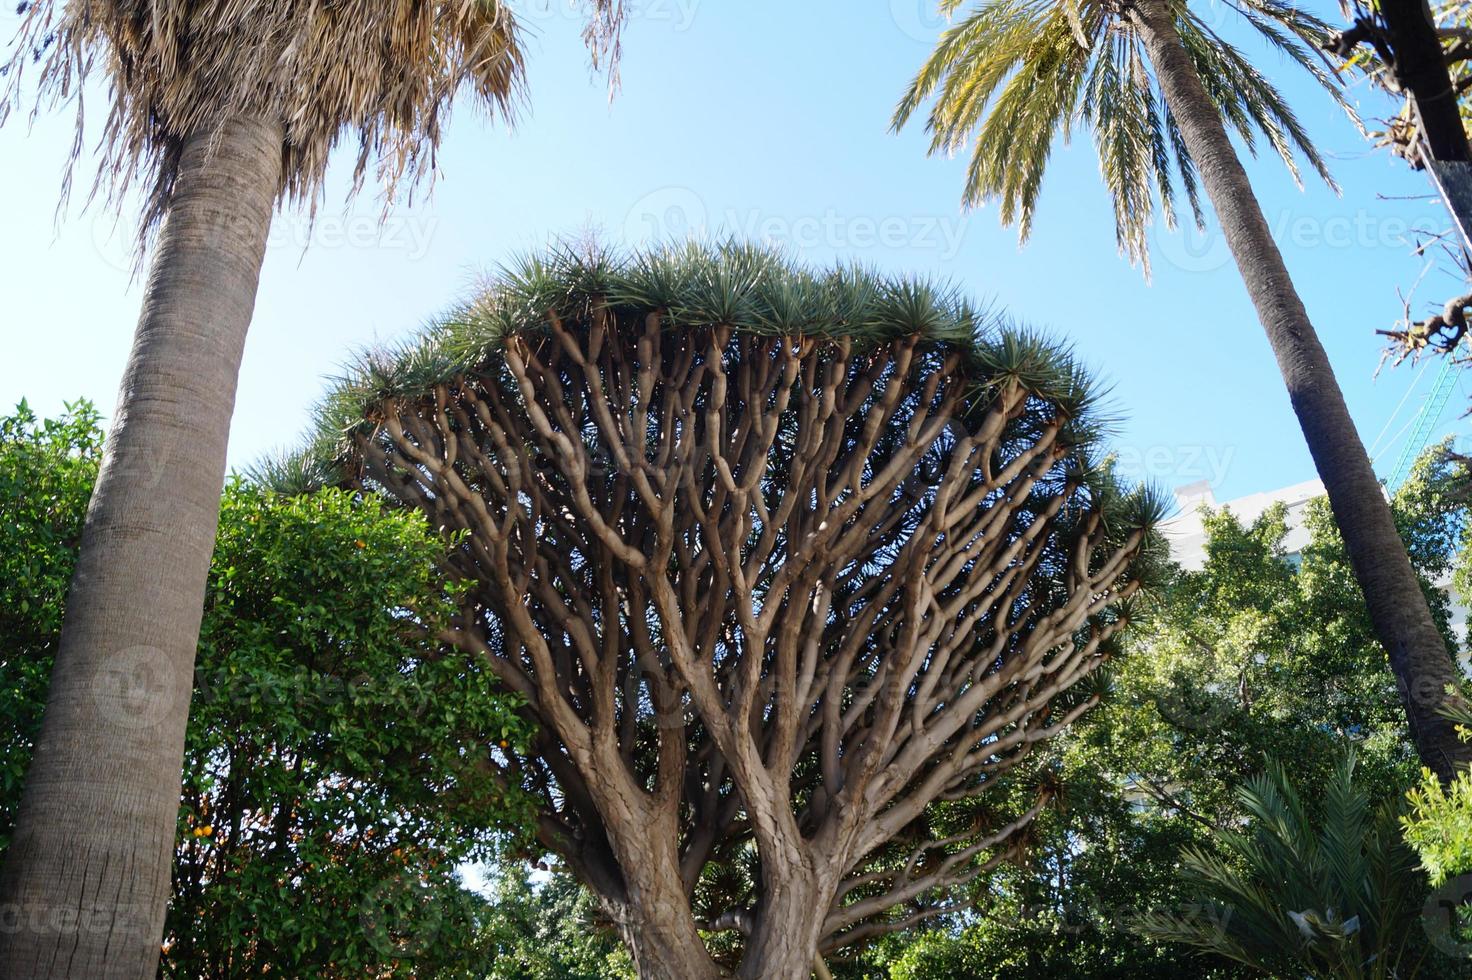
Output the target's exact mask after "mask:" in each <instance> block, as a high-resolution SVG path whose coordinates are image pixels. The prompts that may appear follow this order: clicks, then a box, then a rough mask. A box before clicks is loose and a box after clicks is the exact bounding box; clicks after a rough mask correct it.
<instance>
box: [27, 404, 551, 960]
mask: <svg viewBox="0 0 1472 980" xmlns="http://www.w3.org/2000/svg"><path fill="white" fill-rule="evenodd" d="M96 423H97V417H96V413H95V412H93V411H92V410H91V409H90V407H88V406H85V405H78V406H75V407H74V408H72V409H71V410H70V411H69V412H68V414H67V415H66V416H64V417H62V418H61V419H58V420H55V421H51V422H39V421H37V420H36V419H35V418H34V417H33V416H32V415H31V414H30V413H29V412H28V411H27V410H26V409H25V408H24V407H22V408H21V409H20V410H19V411H17V413H16V414H15V415H13V416H10V417H8V418H6V419H4V420H0V434H3V441H0V495H3V496H0V515H3V522H0V533H3V535H4V538H3V540H0V555H3V556H4V557H3V558H0V561H4V562H6V563H7V564H6V566H5V572H6V574H5V575H3V585H0V588H5V589H6V590H7V592H6V594H5V595H4V596H3V600H4V601H3V603H0V607H3V613H0V614H3V615H4V616H5V617H6V618H5V620H4V628H5V630H6V636H7V640H10V639H11V638H14V642H7V645H6V650H5V660H4V661H3V663H0V691H3V692H4V697H5V698H6V701H7V707H8V708H11V709H12V710H11V713H10V717H12V718H14V719H16V720H17V721H18V722H19V724H17V725H15V726H14V727H13V728H9V729H7V731H6V734H5V737H4V738H3V740H0V771H3V772H4V773H6V782H5V785H4V793H3V795H0V813H3V814H4V815H5V817H6V823H7V826H8V818H9V816H10V814H12V813H13V812H14V808H15V806H16V803H17V796H18V792H19V780H20V774H21V773H22V772H23V771H24V767H25V764H26V762H27V760H28V757H29V754H30V748H31V739H32V738H33V737H34V733H35V731H36V727H37V725H38V723H39V714H40V706H41V704H42V702H43V698H44V692H45V679H46V675H47V673H48V672H49V667H50V660H51V657H52V656H53V654H54V651H55V646H56V642H57V634H58V632H59V629H60V624H61V610H62V603H63V599H64V596H65V592H66V587H67V584H68V578H69V575H70V570H71V563H72V559H73V556H74V555H75V552H76V548H77V539H78V534H79V529H80V526H81V519H82V516H83V513H84V510H85V506H86V500H87V495H88V493H89V492H90V488H91V484H92V480H93V478H94V477H95V475H96V466H97V459H98V448H99V446H100V444H101V433H100V431H99V430H98V429H97V427H96ZM443 548H444V544H443V542H442V541H441V540H440V539H439V537H438V535H436V534H434V533H432V532H431V531H430V530H429V528H428V527H427V526H426V525H425V523H424V521H423V519H422V518H420V517H418V516H417V515H415V514H413V513H406V512H394V511H386V510H384V509H382V508H381V507H380V506H379V505H378V503H377V502H376V501H375V500H374V499H373V498H371V497H362V496H359V495H354V494H349V493H347V492H343V491H336V490H326V491H321V492H319V493H315V494H311V495H306V496H298V497H282V496H277V495H275V494H272V493H269V492H267V491H265V490H262V489H259V488H255V487H251V486H248V485H244V484H240V483H235V484H232V485H231V486H230V487H229V488H228V489H227V491H226V494H225V498H224V502H223V509H222V514H221V521H220V533H219V539H218V546H217V550H216V554H215V561H214V565H213V569H212V572H211V577H210V588H209V593H208V599H207V606H206V609H205V615H204V623H203V627H202V630H201V638H200V647H199V658H198V671H197V675H196V688H195V695H194V701H193V705H192V709H191V718H190V726H189V731H188V743H187V750H186V751H187V754H186V761H185V775H184V791H183V800H182V805H181V808H180V815H179V821H180V823H179V827H180V835H179V843H178V848H177V861H176V866H175V877H174V899H173V901H172V903H171V905H170V909H169V921H168V927H167V932H166V937H165V950H166V952H165V956H164V969H165V971H166V973H167V974H169V975H172V976H179V977H225V976H237V975H243V974H249V973H259V972H263V971H267V972H271V973H273V974H281V975H286V976H320V977H334V976H336V977H362V976H367V975H373V976H410V975H412V976H421V977H422V976H481V975H483V974H484V963H485V960H484V958H483V957H482V956H481V951H482V946H481V945H480V942H479V939H478V936H479V933H480V927H479V923H480V921H481V919H482V918H483V917H484V915H485V904H484V901H483V900H482V899H480V898H479V897H478V896H477V895H475V894H473V893H471V892H469V891H467V890H466V889H465V888H464V887H463V886H462V885H461V883H460V881H459V880H458V876H457V874H456V871H455V868H456V866H457V865H458V864H461V863H463V862H465V861H468V860H472V859H475V858H479V857H484V856H487V855H489V854H490V853H492V850H493V847H494V845H495V844H496V838H495V837H494V836H493V833H492V831H493V829H494V828H496V827H498V826H516V825H517V824H518V823H520V822H522V818H523V814H522V813H521V810H520V809H519V808H518V805H517V802H516V800H514V799H508V798H506V797H505V794H503V793H502V792H501V791H500V790H498V789H497V787H496V786H495V785H494V783H493V781H492V777H491V775H490V772H491V770H490V767H489V766H487V765H486V764H485V760H487V759H488V756H489V753H490V752H492V751H495V750H496V747H497V745H498V743H499V744H502V745H510V744H513V743H516V742H520V741H522V740H523V739H524V738H525V737H526V730H525V726H524V724H523V723H522V722H521V720H520V719H519V717H518V715H517V713H516V706H515V703H514V702H512V701H511V700H509V699H508V698H507V697H505V696H504V695H501V694H499V693H497V691H496V690H495V689H494V684H493V681H492V678H491V676H490V673H489V671H488V670H486V669H484V668H483V667H482V666H480V665H478V664H477V663H475V662H473V661H469V660H467V659H466V658H464V657H461V656H457V655H446V654H444V653H443V652H442V651H441V650H440V649H439V648H438V645H437V644H436V643H435V642H434V640H433V631H434V629H435V628H436V627H437V626H438V624H439V623H441V622H442V621H443V619H444V617H445V616H446V615H447V612H448V609H449V608H450V601H451V597H450V596H449V594H448V593H447V590H446V587H445V585H444V583H443V582H442V580H441V577H440V573H439V572H438V570H437V569H438V565H437V562H438V558H439V557H440V555H441V554H442V552H443ZM12 589H13V590H15V592H14V594H12V593H11V592H10V591H9V590H12Z"/></svg>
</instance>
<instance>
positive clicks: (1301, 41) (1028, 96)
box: [891, 0, 1352, 276]
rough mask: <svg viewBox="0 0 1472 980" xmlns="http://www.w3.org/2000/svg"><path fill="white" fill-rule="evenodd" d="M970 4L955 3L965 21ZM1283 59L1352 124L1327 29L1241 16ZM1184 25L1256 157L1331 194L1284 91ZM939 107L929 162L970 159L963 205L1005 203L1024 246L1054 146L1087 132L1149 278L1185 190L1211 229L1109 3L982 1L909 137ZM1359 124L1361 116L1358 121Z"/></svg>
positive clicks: (1280, 1) (1225, 46)
mask: <svg viewBox="0 0 1472 980" xmlns="http://www.w3.org/2000/svg"><path fill="white" fill-rule="evenodd" d="M961 6H962V2H961V0H943V2H942V3H941V4H940V9H941V11H942V12H943V13H947V14H950V13H954V12H955V11H957V10H959V9H960V7H961ZM1230 6H1231V8H1232V9H1233V10H1235V11H1236V12H1237V13H1238V14H1239V15H1240V16H1241V18H1242V19H1243V20H1244V21H1245V22H1246V23H1247V24H1248V25H1249V26H1250V28H1251V29H1252V31H1253V32H1254V33H1255V35H1256V36H1257V37H1259V38H1260V39H1261V40H1262V42H1263V43H1264V44H1265V45H1266V46H1267V47H1268V48H1270V49H1271V50H1274V51H1278V52H1281V53H1283V54H1285V55H1286V56H1287V57H1288V58H1289V59H1290V60H1291V61H1292V62H1293V63H1294V64H1296V65H1297V66H1298V67H1300V68H1302V69H1303V70H1305V71H1307V72H1308V73H1309V74H1310V75H1311V76H1312V77H1313V78H1314V79H1315V80H1316V81H1317V82H1318V83H1319V84H1321V85H1322V86H1323V87H1324V88H1325V89H1326V90H1327V91H1328V92H1329V93H1330V95H1331V97H1332V98H1334V99H1335V100H1336V102H1338V104H1339V105H1341V106H1343V107H1344V108H1345V110H1346V111H1347V112H1348V111H1350V110H1349V109H1348V106H1347V104H1346V103H1345V102H1344V99H1343V97H1342V94H1341V93H1340V91H1339V89H1338V86H1337V84H1336V83H1335V80H1334V77H1333V75H1332V74H1331V73H1330V72H1328V71H1327V70H1326V66H1325V65H1324V63H1322V62H1321V61H1320V60H1319V58H1318V56H1317V54H1316V51H1317V47H1316V45H1317V44H1318V43H1319V42H1320V41H1322V40H1323V38H1325V37H1326V36H1327V35H1328V33H1329V28H1328V25H1326V24H1325V23H1324V22H1323V21H1321V20H1319V19H1318V18H1316V17H1314V16H1313V15H1311V14H1308V13H1306V12H1304V11H1302V10H1300V9H1299V8H1298V7H1296V6H1294V5H1293V4H1292V3H1289V2H1286V0H1241V2H1237V3H1232V4H1230ZM1178 11H1179V12H1178V15H1177V27H1178V29H1179V31H1180V35H1181V40H1182V43H1183V44H1184V45H1185V47H1186V49H1187V52H1188V53H1189V54H1190V57H1191V59H1192V61H1193V62H1194V63H1195V65H1196V67H1197V70H1198V72H1199V73H1200V75H1201V79H1202V82H1203V83H1204V85H1205V87H1206V91H1207V93H1208V95H1209V96H1210V98H1211V100H1212V101H1213V102H1214V103H1215V104H1216V106H1217V109H1218V111H1220V112H1221V114H1222V117H1223V119H1224V120H1225V121H1226V123H1227V125H1228V126H1229V127H1230V128H1231V129H1232V130H1233V131H1235V132H1236V133H1237V134H1238V135H1239V136H1240V137H1241V139H1242V140H1243V142H1244V144H1245V145H1246V147H1247V148H1248V150H1249V151H1254V150H1255V148H1256V145H1257V142H1258V140H1259V139H1265V140H1266V141H1267V143H1268V145H1270V146H1271V147H1272V148H1273V150H1274V152H1275V153H1276V154H1277V155H1278V156H1279V157H1280V158H1281V159H1282V160H1283V162H1284V163H1285V164H1286V165H1287V166H1288V168H1289V170H1290V172H1292V173H1293V175H1294V178H1295V179H1297V178H1298V174H1299V163H1298V161H1299V160H1300V158H1301V159H1302V160H1304V161H1306V162H1307V164H1308V165H1309V167H1310V168H1312V169H1313V170H1314V172H1315V173H1317V174H1319V175H1320V176H1321V177H1322V178H1323V179H1324V180H1325V181H1327V182H1329V184H1330V186H1333V181H1332V179H1331V178H1330V177H1329V173H1328V170H1327V168H1326V166H1325V164H1324V161H1323V159H1322V157H1321V156H1320V154H1319V153H1318V151H1317V150H1316V149H1315V148H1314V146H1313V144H1312V142H1311V141H1310V140H1309V139H1308V136H1307V133H1306V132H1305V131H1304V129H1303V126H1302V124H1301V123H1300V122H1299V120H1298V119H1297V117H1296V116H1295V115H1294V113H1293V111H1292V109H1291V108H1290V107H1289V106H1288V104H1287V102H1286V100H1285V99H1284V98H1283V96H1282V95H1281V93H1279V92H1278V90H1277V89H1276V88H1275V87H1274V86H1273V85H1272V84H1271V83H1270V82H1269V81H1268V80H1267V79H1266V78H1265V77H1264V76H1263V75H1262V74H1261V73H1260V72H1259V71H1257V69H1256V68H1254V67H1253V66H1252V64H1251V62H1250V60H1249V59H1248V58H1247V57H1246V55H1244V54H1243V53H1242V51H1240V50H1239V49H1238V48H1236V47H1235V46H1233V45H1232V44H1230V43H1228V42H1227V41H1226V40H1225V39H1223V38H1222V37H1221V35H1220V34H1218V33H1217V32H1216V31H1215V30H1214V29H1213V28H1212V27H1211V26H1210V25H1208V24H1207V23H1206V22H1205V21H1204V20H1203V19H1202V18H1200V17H1198V16H1197V15H1196V14H1195V13H1193V12H1192V11H1191V10H1190V9H1189V7H1187V6H1186V5H1185V4H1184V3H1182V4H1180V5H1179V7H1178ZM926 106H928V111H927V113H926V131H927V133H928V134H929V136H930V152H931V153H939V154H955V153H959V152H962V151H966V150H968V148H969V153H970V158H969V161H968V164H967V168H966V179H965V180H966V182H965V187H964V190H963V201H964V202H965V204H966V205H967V206H968V207H974V206H977V205H980V204H981V203H983V202H984V201H989V200H993V201H996V202H997V204H998V209H999V213H1000V215H1001V219H1002V222H1003V223H1004V224H1009V225H1010V224H1015V225H1017V227H1018V232H1019V237H1020V238H1021V240H1023V241H1026V240H1027V237H1028V235H1029V233H1030V232H1031V230H1032V221H1033V216H1034V214H1035V212H1036V207H1037V201H1038V197H1039V194H1040V192H1041V189H1042V184H1043V176H1044V174H1045V172H1046V170H1047V165H1048V159H1049V156H1050V154H1051V152H1052V149H1053V147H1054V146H1055V145H1056V144H1057V143H1058V142H1060V141H1062V142H1064V143H1066V142H1068V140H1069V138H1070V137H1071V136H1072V133H1073V130H1074V128H1075V127H1077V126H1079V125H1086V126H1088V127H1089V128H1090V129H1091V130H1092V132H1093V138H1094V144H1095V149H1096V151H1097V153H1098V157H1099V168H1100V175H1101V177H1102V178H1103V180H1104V184H1105V187H1106V188H1107V189H1108V190H1109V193H1110V195H1111V196H1112V197H1113V200H1114V218H1115V238H1116V241H1117V243H1118V246H1119V250H1120V252H1121V253H1122V254H1124V255H1126V256H1127V257H1128V258H1129V259H1130V261H1131V262H1132V263H1136V264H1139V265H1140V266H1142V268H1143V269H1144V271H1145V273H1146V275H1147V276H1148V275H1149V271H1150V264H1149V263H1150V257H1149V249H1148V234H1147V233H1148V231H1149V228H1150V225H1151V222H1152V221H1153V220H1154V219H1155V218H1156V215H1157V211H1158V213H1159V217H1160V218H1161V220H1163V221H1164V222H1165V224H1166V226H1167V227H1174V225H1175V222H1176V217H1177V213H1176V212H1177V209H1176V194H1177V192H1178V191H1182V192H1184V194H1185V197H1186V201H1187V203H1188V205H1189V207H1190V209H1191V213H1192V217H1193V218H1194V220H1195V221H1196V223H1197V224H1198V225H1199V224H1200V223H1201V221H1202V209H1201V199H1200V192H1199V188H1198V182H1197V174H1196V164H1195V162H1194V161H1193V160H1192V159H1191V155H1190V153H1189V152H1188V151H1187V149H1186V146H1185V142H1184V140H1183V139H1182V138H1181V134H1180V130H1179V128H1178V126H1177V124H1176V121H1175V120H1174V119H1173V118H1172V117H1171V114H1170V111H1169V110H1168V109H1167V108H1166V106H1165V102H1164V99H1163V98H1162V97H1161V95H1160V92H1159V87H1158V85H1157V83H1156V80H1155V77H1154V73H1153V71H1152V69H1151V68H1150V66H1149V63H1148V61H1147V60H1146V57H1145V53H1144V48H1143V45H1142V42H1141V39H1140V37H1139V36H1138V34H1137V32H1136V30H1135V28H1134V26H1133V25H1132V23H1131V22H1130V20H1129V19H1128V18H1127V17H1125V16H1124V15H1122V14H1121V13H1119V7H1118V6H1117V5H1115V4H1110V3H1105V2H1103V0H982V2H981V3H979V4H977V5H976V6H974V7H972V8H971V9H970V11H969V12H968V13H966V14H964V15H963V16H960V17H959V18H958V19H957V20H956V21H955V23H954V24H953V25H952V26H951V27H950V28H949V29H947V30H946V31H945V32H944V33H943V34H942V36H941V38H940V40H939V41H938V43H937V44H936V47H935V50H934V51H933V52H932V53H931V55H930V57H929V58H928V59H927V60H926V61H925V63H924V64H923V65H922V66H921V68H920V70H919V72H918V73H917V74H916V76H915V78H914V80H913V81H912V82H911V83H910V86H909V88H908V89H907V90H906V91H905V93H904V95H903V96H902V97H901V99H900V102H899V104H898V106H897V107H896V109H895V113H894V117H893V120H892V123H891V125H892V128H894V129H896V130H898V129H900V128H901V127H903V126H904V125H905V123H906V122H908V121H909V120H910V119H911V118H912V117H913V116H914V115H915V113H917V112H920V111H921V110H922V107H926ZM1351 115H1352V113H1351Z"/></svg>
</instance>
